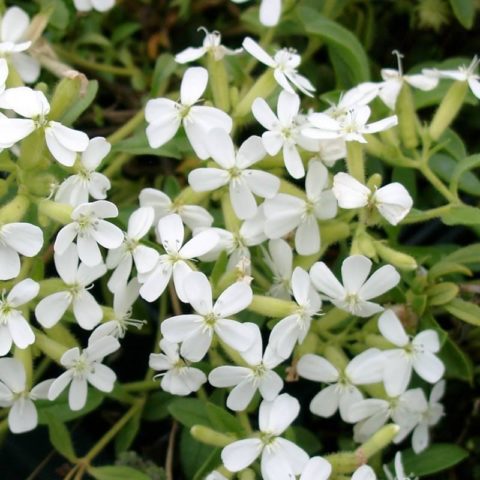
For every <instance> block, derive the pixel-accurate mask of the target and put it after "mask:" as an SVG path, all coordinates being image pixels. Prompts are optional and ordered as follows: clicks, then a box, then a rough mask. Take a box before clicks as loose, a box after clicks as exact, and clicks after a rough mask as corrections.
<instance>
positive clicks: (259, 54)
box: [242, 37, 315, 97]
mask: <svg viewBox="0 0 480 480" xmlns="http://www.w3.org/2000/svg"><path fill="white" fill-rule="evenodd" d="M242 46H243V48H244V49H245V50H246V51H247V52H248V53H249V54H250V55H252V56H253V57H255V58H256V59H257V60H258V61H259V62H262V63H263V64H265V65H267V66H268V67H270V68H273V75H274V77H275V80H276V81H277V83H278V84H279V85H280V86H281V87H282V88H283V89H284V90H286V91H287V92H289V93H295V91H294V90H293V87H292V85H291V84H293V85H294V86H295V87H297V88H298V89H299V90H300V91H301V92H303V93H304V94H305V95H308V96H310V97H312V96H313V95H312V92H314V91H315V87H314V86H313V85H312V84H311V83H310V81H309V80H308V79H307V78H306V77H304V76H303V75H300V74H299V73H298V72H297V68H298V67H299V66H300V62H301V60H302V59H301V57H300V55H298V53H297V51H296V50H294V49H291V48H282V49H281V50H278V51H277V52H276V53H275V55H274V56H273V57H272V56H271V55H269V54H268V53H267V52H266V51H265V50H264V49H263V48H262V47H261V46H260V45H259V44H258V43H257V42H256V41H255V40H253V39H252V38H250V37H246V38H245V40H244V41H243V44H242Z"/></svg>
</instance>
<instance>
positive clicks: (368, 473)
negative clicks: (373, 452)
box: [352, 465, 377, 480]
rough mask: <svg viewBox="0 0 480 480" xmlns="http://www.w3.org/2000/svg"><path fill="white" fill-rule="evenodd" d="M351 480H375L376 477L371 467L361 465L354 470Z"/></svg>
mask: <svg viewBox="0 0 480 480" xmlns="http://www.w3.org/2000/svg"><path fill="white" fill-rule="evenodd" d="M352 480H377V476H376V475H375V472H374V471H373V469H372V467H370V466H368V465H362V466H361V467H360V468H358V469H357V470H355V473H354V474H353V476H352Z"/></svg>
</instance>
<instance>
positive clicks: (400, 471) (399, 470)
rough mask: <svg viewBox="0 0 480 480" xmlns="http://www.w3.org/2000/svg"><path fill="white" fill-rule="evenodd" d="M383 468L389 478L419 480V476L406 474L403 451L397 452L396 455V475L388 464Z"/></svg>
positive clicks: (389, 479) (390, 479)
mask: <svg viewBox="0 0 480 480" xmlns="http://www.w3.org/2000/svg"><path fill="white" fill-rule="evenodd" d="M383 470H384V472H385V475H386V477H387V480H410V479H412V480H417V477H413V476H411V475H406V474H405V469H404V468H403V464H402V453H401V452H397V453H396V455H395V476H393V475H392V473H391V472H390V471H389V470H388V468H387V467H386V465H384V466H383Z"/></svg>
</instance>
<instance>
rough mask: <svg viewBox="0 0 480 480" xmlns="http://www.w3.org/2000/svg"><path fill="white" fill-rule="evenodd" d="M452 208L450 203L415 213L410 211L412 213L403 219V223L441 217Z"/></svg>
mask: <svg viewBox="0 0 480 480" xmlns="http://www.w3.org/2000/svg"><path fill="white" fill-rule="evenodd" d="M451 208H452V204H450V203H449V204H448V205H443V206H442V207H437V208H432V209H430V210H425V211H423V212H418V213H417V212H415V213H414V214H412V213H410V215H409V216H408V217H407V218H405V219H404V220H403V221H402V225H407V224H412V223H420V222H426V221H427V220H431V219H432V218H438V217H441V216H442V215H445V214H446V213H448V211H449V210H450V209H451Z"/></svg>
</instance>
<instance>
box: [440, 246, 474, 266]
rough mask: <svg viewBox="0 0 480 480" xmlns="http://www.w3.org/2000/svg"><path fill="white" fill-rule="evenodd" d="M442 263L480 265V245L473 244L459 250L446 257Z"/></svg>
mask: <svg viewBox="0 0 480 480" xmlns="http://www.w3.org/2000/svg"><path fill="white" fill-rule="evenodd" d="M443 261H444V262H453V263H461V264H464V265H471V264H476V263H478V264H480V243H474V244H473V245H469V246H468V247H463V248H459V249H457V250H455V251H454V252H452V253H450V254H449V255H447V256H446V257H445V258H444V259H443Z"/></svg>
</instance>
